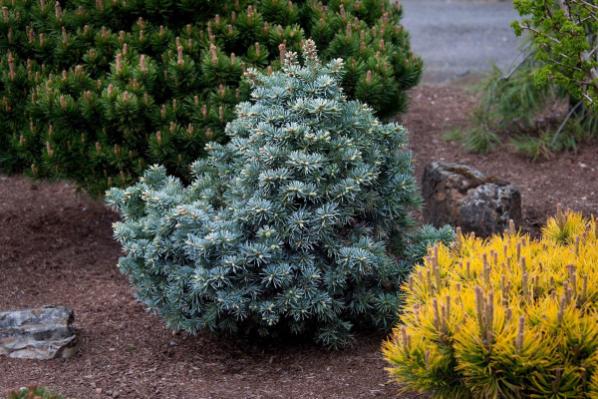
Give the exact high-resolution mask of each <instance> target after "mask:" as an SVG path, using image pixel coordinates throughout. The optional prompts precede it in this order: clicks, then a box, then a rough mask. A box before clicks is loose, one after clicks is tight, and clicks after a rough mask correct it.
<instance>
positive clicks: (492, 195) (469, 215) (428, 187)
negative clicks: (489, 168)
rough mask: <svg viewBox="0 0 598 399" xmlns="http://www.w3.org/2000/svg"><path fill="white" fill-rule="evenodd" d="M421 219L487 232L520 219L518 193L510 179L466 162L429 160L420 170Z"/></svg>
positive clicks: (467, 230) (500, 229) (487, 233)
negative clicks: (422, 211)
mask: <svg viewBox="0 0 598 399" xmlns="http://www.w3.org/2000/svg"><path fill="white" fill-rule="evenodd" d="M422 192H423V197H424V201H425V206H424V219H425V221H426V222H427V223H431V224H433V225H435V226H443V225H445V224H451V225H454V226H459V227H461V229H462V230H463V231H464V232H473V233H475V234H477V235H479V236H483V237H486V236H489V235H491V234H494V233H498V232H501V231H503V230H504V229H505V228H506V227H508V225H509V220H513V221H514V222H515V224H516V225H517V224H519V223H520V222H521V194H520V192H519V190H518V189H517V187H515V186H514V185H512V184H511V183H508V182H505V181H501V180H499V179H496V178H494V177H487V176H485V175H484V174H483V173H482V172H480V171H479V170H477V169H474V168H472V167H470V166H467V165H461V164H456V163H445V162H436V161H435V162H432V163H430V164H428V165H427V166H426V168H425V170H424V175H423V178H422Z"/></svg>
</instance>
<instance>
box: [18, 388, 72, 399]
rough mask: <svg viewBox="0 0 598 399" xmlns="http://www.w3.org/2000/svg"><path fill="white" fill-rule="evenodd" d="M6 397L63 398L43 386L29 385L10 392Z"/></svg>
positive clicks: (27, 398)
mask: <svg viewBox="0 0 598 399" xmlns="http://www.w3.org/2000/svg"><path fill="white" fill-rule="evenodd" d="M7 399H63V397H62V396H60V395H55V394H53V393H50V392H48V391H47V390H46V389H44V388H38V387H29V388H21V389H19V390H17V391H13V392H10V393H9V394H8V398H7Z"/></svg>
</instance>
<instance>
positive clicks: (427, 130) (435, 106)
mask: <svg viewBox="0 0 598 399" xmlns="http://www.w3.org/2000/svg"><path fill="white" fill-rule="evenodd" d="M469 83H471V82H468V84H469ZM475 104H476V97H475V96H474V95H473V94H472V92H471V91H470V90H466V89H463V88H461V87H456V86H420V87H419V88H417V89H415V90H414V91H413V93H412V98H411V107H410V110H409V112H408V113H407V115H406V116H405V118H404V120H403V123H404V124H405V126H406V127H407V128H408V129H409V132H410V135H409V136H410V137H409V139H410V145H411V147H412V149H413V152H414V155H415V168H416V174H417V176H418V178H421V175H422V173H423V168H424V166H425V165H426V164H427V163H428V162H430V161H432V160H441V161H447V162H460V163H465V164H468V165H471V166H474V167H476V168H478V169H479V170H481V171H482V172H484V173H485V174H486V175H488V176H495V177H498V178H500V179H503V180H507V181H510V182H512V183H514V184H515V185H516V186H517V187H518V188H519V189H520V190H521V196H522V207H523V217H524V225H523V226H522V228H523V229H524V230H526V231H529V232H531V233H537V231H538V229H539V227H540V226H542V224H544V221H545V220H546V218H547V217H548V216H550V215H553V214H554V213H555V212H556V210H557V208H558V207H559V206H560V207H562V208H567V209H573V210H576V211H580V212H583V213H585V214H588V215H589V214H594V215H598V143H594V144H586V145H581V146H579V151H578V152H577V153H560V154H554V155H553V156H552V157H551V159H549V160H541V161H535V162H533V161H530V160H529V158H525V157H523V156H521V155H517V154H516V153H514V151H513V149H511V148H509V147H508V146H507V145H503V146H500V147H498V148H496V149H495V150H494V151H492V152H490V153H489V154H472V153H468V152H466V151H464V150H463V148H462V146H461V145H460V144H459V143H455V142H447V141H446V140H445V139H443V136H444V134H445V133H446V132H447V131H449V130H452V129H459V128H466V127H467V126H468V123H469V115H470V112H471V110H472V109H473V107H475Z"/></svg>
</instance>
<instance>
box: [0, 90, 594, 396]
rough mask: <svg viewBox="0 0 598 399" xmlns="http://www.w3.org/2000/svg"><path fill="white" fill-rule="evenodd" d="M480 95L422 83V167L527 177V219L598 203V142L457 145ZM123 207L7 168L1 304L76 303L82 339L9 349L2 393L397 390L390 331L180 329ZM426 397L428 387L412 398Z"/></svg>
mask: <svg viewBox="0 0 598 399" xmlns="http://www.w3.org/2000/svg"><path fill="white" fill-rule="evenodd" d="M474 103H475V97H474V96H473V95H472V94H471V93H469V92H468V91H466V90H464V89H462V88H459V87H455V86H442V87H432V86H421V87H419V88H417V89H415V90H414V91H413V92H412V104H411V110H410V112H409V113H408V115H407V116H406V117H405V118H404V123H405V124H406V126H407V127H408V128H409V129H410V136H411V145H412V147H413V150H414V153H415V160H416V171H417V174H418V176H421V172H422V169H423V166H424V164H425V163H427V162H429V161H430V160H433V159H439V160H446V161H458V162H465V163H468V164H471V165H474V166H476V167H478V168H479V169H481V170H482V171H484V172H486V173H488V174H490V175H496V176H497V177H501V178H504V179H507V180H511V181H512V182H514V183H516V184H517V185H518V186H519V187H520V188H521V190H522V194H523V205H524V214H525V226H524V227H525V229H528V230H532V231H535V230H537V226H538V224H539V223H541V222H542V221H543V220H544V219H545V218H546V216H547V215H549V214H551V213H553V212H554V210H555V207H556V205H557V204H558V203H560V204H562V205H563V206H565V207H571V208H574V209H579V210H582V211H584V212H587V213H590V212H594V213H598V147H597V146H588V147H586V148H584V149H583V150H582V151H580V152H579V153H578V154H561V155H559V156H558V157H556V158H555V159H553V160H551V161H550V162H540V163H531V162H529V161H527V160H525V159H524V158H520V157H518V156H516V155H513V154H512V153H510V152H508V149H506V148H501V149H499V150H498V151H496V152H494V153H492V154H489V155H487V156H480V155H472V154H468V153H466V152H464V151H463V150H462V149H461V148H460V146H459V145H458V144H454V143H447V142H445V141H444V140H443V139H442V135H443V133H444V132H446V131H447V130H450V129H452V128H455V127H457V128H458V127H463V126H466V125H467V121H468V116H469V114H470V112H471V109H472V107H473V105H474ZM115 220H116V215H114V214H113V213H112V212H111V211H109V210H108V209H106V208H105V207H104V206H103V204H102V203H101V202H97V201H93V200H91V199H90V198H88V197H87V196H85V195H84V194H80V193H77V192H76V191H75V190H74V189H73V188H72V187H71V186H70V185H68V184H65V183H40V182H31V181H29V180H28V179H26V178H21V177H0V309H14V308H21V307H30V306H40V305H44V304H63V305H66V306H69V307H71V308H73V309H74V311H75V313H76V326H77V328H78V329H79V330H80V340H81V349H80V351H79V353H78V354H77V355H76V356H75V357H74V358H72V359H68V360H51V361H30V360H15V359H6V358H1V359H0V397H2V396H1V395H2V394H4V393H5V392H6V391H8V390H10V389H14V388H18V387H21V386H26V385H31V384H39V385H44V386H48V387H50V388H52V389H53V390H55V391H56V392H59V393H62V394H63V395H65V396H66V397H68V398H76V399H95V398H108V397H120V398H132V399H136V398H173V399H174V398H182V399H191V398H193V399H197V398H285V399H286V398H392V397H397V388H396V387H395V385H394V384H392V383H389V379H388V377H387V375H386V373H385V371H384V366H385V364H384V362H383V360H382V358H381V355H380V352H379V346H380V342H381V340H382V339H383V337H382V336H381V335H375V336H361V337H358V339H357V342H356V345H355V346H354V347H353V348H352V349H350V350H346V351H342V352H336V353H335V352H327V351H324V350H321V349H319V348H317V347H313V346H309V345H305V344H300V345H293V344H291V343H288V344H286V345H284V346H281V345H280V344H276V345H268V346H265V347H264V346H261V347H259V346H252V345H249V344H245V343H242V342H230V341H226V340H219V339H217V338H214V337H211V336H209V335H208V334H200V335H199V336H196V337H190V336H187V335H185V334H179V335H173V334H172V333H171V332H169V331H168V330H167V329H166V328H165V327H164V326H163V323H162V322H161V320H160V319H159V318H158V317H156V316H154V315H152V314H149V313H147V312H146V311H145V310H144V307H143V306H142V305H140V304H139V303H137V302H136V301H135V300H134V297H133V290H132V289H131V288H130V287H129V284H128V282H127V280H126V278H125V277H123V276H122V275H121V274H120V273H119V272H118V270H117V269H116V262H117V259H118V256H119V253H120V250H119V247H118V245H117V244H116V243H115V242H114V241H113V240H112V233H111V223H112V222H114V221H115ZM402 397H403V398H415V397H418V396H417V395H408V396H402Z"/></svg>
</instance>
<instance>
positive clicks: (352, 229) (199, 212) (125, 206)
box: [107, 40, 452, 347]
mask: <svg viewBox="0 0 598 399" xmlns="http://www.w3.org/2000/svg"><path fill="white" fill-rule="evenodd" d="M296 57H297V55H296V53H294V52H287V53H286V55H285V59H286V61H285V64H284V67H283V71H282V72H274V73H273V74H271V75H267V74H260V73H258V72H257V71H256V70H249V71H248V76H249V77H250V78H251V81H252V82H253V91H252V96H251V97H252V102H251V103H249V102H243V103H241V104H240V105H239V106H238V107H237V110H236V114H237V118H236V119H235V120H234V121H232V122H231V123H229V124H228V126H227V129H226V133H227V135H228V136H229V138H230V142H229V143H228V144H227V145H220V144H216V143H213V144H210V145H208V151H209V155H208V157H207V158H205V159H201V160H199V161H197V162H196V163H194V165H193V166H192V169H193V172H194V176H195V177H194V179H193V181H192V183H191V184H190V185H189V186H187V187H185V186H184V185H183V183H182V182H181V181H180V180H179V179H177V178H175V177H169V176H168V175H167V173H166V169H165V168H163V167H158V166H154V167H151V168H150V169H149V170H148V171H147V172H146V173H145V174H144V176H143V177H142V178H141V179H140V181H139V182H138V183H137V184H135V185H133V186H131V187H129V188H127V189H118V188H113V189H112V190H110V191H109V192H108V195H107V200H108V203H109V204H110V205H111V206H113V207H115V208H116V209H117V210H118V211H119V212H120V214H121V215H122V218H123V220H122V222H119V223H116V224H115V226H114V231H115V237H116V239H117V240H118V241H119V242H120V243H121V244H122V246H123V249H124V251H125V254H126V255H125V256H124V257H123V258H121V259H120V262H119V267H120V269H121V271H122V272H123V273H125V274H126V275H128V276H129V278H130V279H131V281H132V283H133V284H134V285H135V286H136V288H137V293H138V296H139V297H140V299H141V300H143V301H144V302H145V303H146V304H147V305H148V306H149V307H150V308H151V309H154V310H156V311H158V312H159V313H160V314H161V315H162V316H163V318H164V319H166V321H167V323H168V325H169V326H170V327H172V328H174V329H183V330H187V331H190V332H192V333H195V332H197V331H199V330H209V331H213V332H217V333H226V334H235V335H249V336H252V335H253V336H256V335H259V336H276V335H288V334H295V335H302V336H307V337H313V338H314V339H315V341H316V342H318V343H320V344H323V345H325V346H329V347H339V346H342V345H344V344H346V343H347V342H348V340H349V338H350V332H351V331H352V330H353V327H354V326H358V327H376V328H387V327H390V326H392V324H393V322H394V321H395V319H396V316H397V311H398V306H399V296H400V293H399V286H400V284H401V283H402V281H403V279H404V277H405V275H406V273H408V271H409V264H410V263H411V262H412V260H413V258H416V257H419V256H421V255H422V254H421V253H416V252H418V251H413V250H410V251H409V250H408V249H407V248H418V247H417V245H415V243H412V242H411V238H410V236H409V235H408V233H407V230H408V228H409V226H410V224H411V221H410V218H409V214H408V211H409V209H410V208H411V207H412V206H414V205H416V204H417V203H418V196H417V194H416V193H417V188H416V184H415V181H414V178H413V173H412V166H411V156H410V153H409V151H408V150H407V148H406V133H405V131H404V129H403V128H402V127H400V126H398V125H396V124H383V123H381V122H380V121H379V120H378V119H377V118H376V117H375V116H374V115H373V112H372V110H371V108H370V107H368V106H366V105H364V104H362V103H361V102H358V101H349V100H347V98H346V96H345V95H344V93H343V91H342V89H341V88H340V87H339V83H340V82H341V81H342V79H343V68H344V67H343V62H342V60H340V59H337V60H333V61H331V62H329V63H328V64H327V65H325V66H322V65H320V63H319V61H318V58H317V55H316V52H315V46H314V43H313V42H312V41H310V40H308V41H307V42H306V44H305V49H304V58H305V66H301V65H300V64H299V63H298V62H297V60H296ZM425 233H426V234H419V236H418V239H419V240H423V241H431V240H433V239H437V238H438V237H442V238H444V239H446V240H449V239H451V234H452V233H451V231H450V230H448V229H446V230H442V231H440V232H439V231H436V230H433V229H427V230H425ZM391 241H392V242H393V247H394V248H395V249H396V250H397V254H398V255H399V256H395V255H393V254H392V253H391V252H390V251H389V245H390V242H391ZM421 248H423V246H422V247H421ZM423 250H425V249H423ZM419 252H421V251H419ZM406 254H408V255H406Z"/></svg>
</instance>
